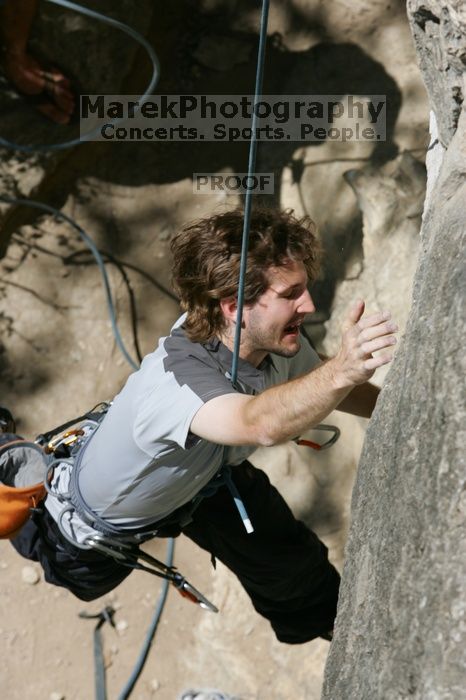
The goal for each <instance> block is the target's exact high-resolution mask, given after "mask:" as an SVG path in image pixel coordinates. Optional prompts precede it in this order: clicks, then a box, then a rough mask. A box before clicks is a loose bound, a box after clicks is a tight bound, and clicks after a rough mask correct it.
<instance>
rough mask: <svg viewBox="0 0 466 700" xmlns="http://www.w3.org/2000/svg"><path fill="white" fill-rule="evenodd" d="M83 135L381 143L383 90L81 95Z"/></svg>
mask: <svg viewBox="0 0 466 700" xmlns="http://www.w3.org/2000/svg"><path fill="white" fill-rule="evenodd" d="M80 107H81V112H80V137H81V139H82V140H84V141H249V140H250V139H251V137H252V134H253V131H254V134H255V138H256V139H257V140H258V141H272V142H273V141H327V140H329V141H385V138H386V114H387V104H386V96H385V95H344V96H341V95H262V96H261V97H260V98H259V99H258V100H257V101H256V102H254V98H253V96H251V95H151V96H149V97H147V98H145V100H144V101H143V100H141V99H140V98H139V97H138V96H137V95H81V103H80Z"/></svg>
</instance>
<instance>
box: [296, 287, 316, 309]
mask: <svg viewBox="0 0 466 700" xmlns="http://www.w3.org/2000/svg"><path fill="white" fill-rule="evenodd" d="M315 310H316V307H315V306H314V302H313V301H312V297H311V295H310V294H309V290H308V289H306V291H305V292H304V293H303V295H302V296H301V298H300V299H299V305H298V311H299V312H300V313H301V314H312V313H314V311H315Z"/></svg>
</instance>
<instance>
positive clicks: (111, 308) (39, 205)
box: [0, 195, 139, 370]
mask: <svg viewBox="0 0 466 700" xmlns="http://www.w3.org/2000/svg"><path fill="white" fill-rule="evenodd" d="M0 201H1V202H6V203H7V204H20V205H22V206H24V207H30V208H32V209H41V210H42V211H45V212H47V213H48V214H52V215H53V216H55V217H56V218H58V219H62V220H63V221H66V222H67V223H68V224H70V226H72V227H73V228H74V229H75V230H76V231H77V232H78V233H79V235H80V236H81V238H82V239H83V241H84V243H85V244H86V245H87V247H88V248H89V250H90V251H91V253H92V255H93V256H94V259H95V261H96V263H97V265H98V267H99V270H100V274H101V275H102V280H103V284H104V289H105V297H106V301H107V308H108V313H109V316H110V321H111V324H112V330H113V334H114V336H115V340H116V342H117V345H118V347H119V348H120V350H121V352H122V353H123V356H124V357H125V359H126V360H127V362H128V363H129V364H130V365H131V367H132V368H133V369H134V370H137V369H139V365H138V364H137V363H136V362H135V361H134V360H133V358H132V357H131V355H130V354H129V352H128V350H127V349H126V346H125V344H124V342H123V339H122V337H121V334H120V330H119V328H118V323H117V320H116V314H115V305H114V302H113V297H112V290H111V288H110V282H109V279H108V275H107V270H106V269H105V263H104V261H103V260H102V256H101V254H100V251H99V249H98V248H97V246H96V244H95V243H94V241H93V240H92V238H91V237H90V236H89V235H88V234H87V233H86V232H85V231H84V229H83V228H81V226H79V225H78V224H77V223H76V221H74V219H72V218H71V217H70V216H68V215H67V214H64V213H63V212H62V211H59V210H58V209H55V207H51V206H49V205H48V204H44V203H43V202H36V201H35V200H33V199H18V198H16V197H6V196H4V195H0Z"/></svg>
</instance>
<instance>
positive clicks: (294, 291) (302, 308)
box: [241, 260, 315, 366]
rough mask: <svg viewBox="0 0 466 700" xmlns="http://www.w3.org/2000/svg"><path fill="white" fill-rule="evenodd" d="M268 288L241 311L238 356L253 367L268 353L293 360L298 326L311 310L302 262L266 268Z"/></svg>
mask: <svg viewBox="0 0 466 700" xmlns="http://www.w3.org/2000/svg"><path fill="white" fill-rule="evenodd" d="M267 276H268V279H269V287H268V289H267V290H266V291H265V292H264V294H262V296H260V297H259V299H258V300H257V301H256V302H255V303H254V304H253V305H252V306H246V307H245V308H244V311H243V321H244V327H243V329H242V332H241V345H242V349H243V352H241V356H242V357H243V358H244V359H247V360H248V361H249V362H251V363H252V364H254V365H256V366H257V365H258V364H260V362H261V361H262V360H263V358H264V357H265V356H266V355H267V353H269V352H273V353H275V354H277V355H282V356H283V357H293V356H294V355H296V353H297V352H298V350H299V348H300V339H299V326H300V325H301V324H302V322H303V320H304V317H305V316H306V314H308V313H312V312H314V311H315V306H314V303H313V301H312V299H311V295H310V294H309V292H308V290H307V282H308V279H307V273H306V269H305V267H304V265H303V263H302V262H299V261H295V260H288V262H287V263H286V264H284V265H280V267H273V268H270V270H269V272H268V275H267Z"/></svg>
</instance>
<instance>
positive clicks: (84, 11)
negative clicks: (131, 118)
mask: <svg viewBox="0 0 466 700" xmlns="http://www.w3.org/2000/svg"><path fill="white" fill-rule="evenodd" d="M47 2H51V3H53V4H54V5H60V6H61V7H65V8H67V9H69V10H74V11H75V12H79V14H81V15H86V16H87V17H90V18H91V19H95V20H97V21H98V22H104V23H105V24H108V25H109V26H110V27H114V28H115V29H119V30H120V31H122V32H124V33H125V34H127V35H128V36H130V37H131V38H132V39H134V40H135V41H137V43H138V44H140V45H141V46H142V47H143V48H144V49H145V51H146V52H147V54H148V56H149V58H150V60H151V62H152V76H151V79H150V82H149V84H148V86H147V87H146V89H145V91H144V92H143V94H142V95H141V97H140V98H139V99H138V102H139V104H141V105H142V104H143V102H145V101H146V100H147V99H148V98H149V96H150V95H152V93H153V91H154V89H155V86H156V85H157V83H158V80H159V76H160V64H159V59H158V58H157V54H156V53H155V51H154V49H153V48H152V46H151V45H150V44H149V42H148V41H147V39H145V38H144V37H143V36H142V35H141V34H139V32H137V31H136V30H135V29H133V28H132V27H129V26H128V25H127V24H125V23H124V22H119V21H118V20H117V19H113V17H107V15H103V14H101V13H100V12H96V11H95V10H90V9H89V8H88V7H83V6H82V5H78V4H77V3H75V2H69V0H47ZM122 121H124V120H123V119H114V120H111V121H109V124H120V123H121V122H122ZM99 133H100V128H99V127H96V128H95V129H93V130H92V131H90V132H89V133H87V134H85V135H84V138H75V139H71V140H69V141H62V142H60V143H48V144H37V145H33V144H28V145H26V144H20V143H15V142H13V141H9V140H8V139H5V138H2V137H0V146H4V147H5V148H11V149H13V150H15V151H22V152H23V153H44V152H47V151H61V150H63V149H67V148H72V147H73V146H78V145H79V144H81V143H83V141H86V140H90V139H92V138H93V137H94V136H97V135H98V134H99Z"/></svg>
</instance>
